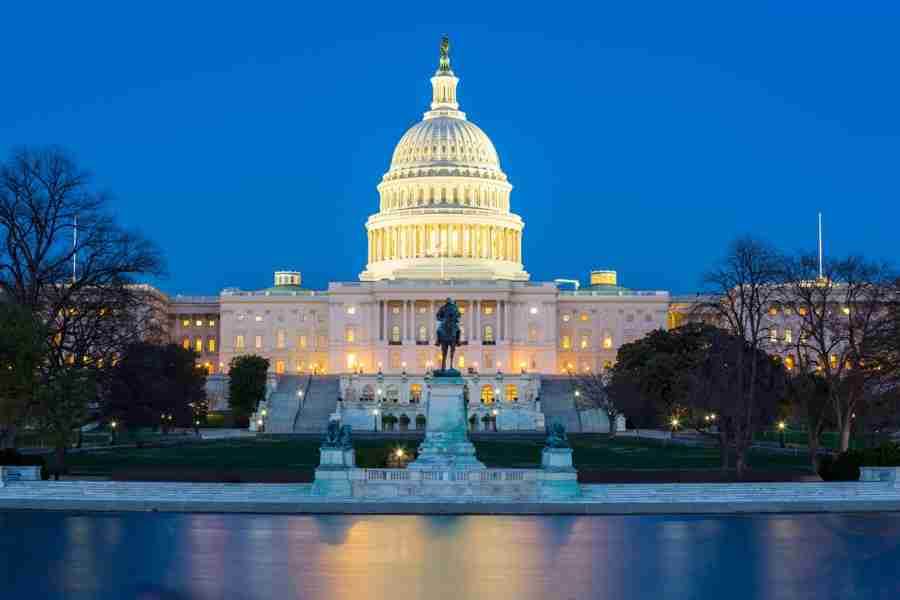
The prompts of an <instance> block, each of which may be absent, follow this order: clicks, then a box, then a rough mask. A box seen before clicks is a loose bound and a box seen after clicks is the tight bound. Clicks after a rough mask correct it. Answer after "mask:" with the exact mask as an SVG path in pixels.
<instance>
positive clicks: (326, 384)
mask: <svg viewBox="0 0 900 600" xmlns="http://www.w3.org/2000/svg"><path fill="white" fill-rule="evenodd" d="M340 393H341V390H340V379H339V378H338V376H337V375H316V376H314V377H310V379H309V384H308V385H307V388H306V391H305V392H304V394H303V408H301V409H300V411H299V412H298V413H297V414H296V416H295V418H294V423H293V431H294V432H298V433H299V432H316V433H321V432H323V431H325V428H326V427H327V426H328V419H329V417H330V416H331V414H332V413H333V412H334V411H336V410H337V399H338V395H339V394H340Z"/></svg>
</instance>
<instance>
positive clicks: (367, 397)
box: [359, 384, 375, 402]
mask: <svg viewBox="0 0 900 600" xmlns="http://www.w3.org/2000/svg"><path fill="white" fill-rule="evenodd" d="M359 399H360V401H361V402H372V401H373V400H375V388H373V387H372V385H371V384H366V385H365V386H363V390H362V394H361V395H360V396H359Z"/></svg>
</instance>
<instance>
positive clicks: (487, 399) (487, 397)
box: [481, 385, 494, 404]
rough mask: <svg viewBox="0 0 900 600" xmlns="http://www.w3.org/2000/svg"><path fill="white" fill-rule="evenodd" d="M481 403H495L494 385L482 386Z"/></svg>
mask: <svg viewBox="0 0 900 600" xmlns="http://www.w3.org/2000/svg"><path fill="white" fill-rule="evenodd" d="M481 403H482V404H493V403H494V386H491V385H483V386H481Z"/></svg>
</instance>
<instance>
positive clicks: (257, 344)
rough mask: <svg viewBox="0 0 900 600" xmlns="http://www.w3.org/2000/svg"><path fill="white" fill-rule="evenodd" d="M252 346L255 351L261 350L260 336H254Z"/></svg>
mask: <svg viewBox="0 0 900 600" xmlns="http://www.w3.org/2000/svg"><path fill="white" fill-rule="evenodd" d="M253 346H254V347H255V348H256V349H257V350H259V349H261V348H262V336H261V335H258V336H256V338H255V339H254V342H253Z"/></svg>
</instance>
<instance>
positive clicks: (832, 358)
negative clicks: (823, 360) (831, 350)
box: [828, 354, 838, 369]
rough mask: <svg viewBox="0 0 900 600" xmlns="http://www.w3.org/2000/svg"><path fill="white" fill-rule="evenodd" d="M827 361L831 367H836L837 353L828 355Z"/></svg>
mask: <svg viewBox="0 0 900 600" xmlns="http://www.w3.org/2000/svg"><path fill="white" fill-rule="evenodd" d="M828 362H829V363H831V368H832V369H837V366H838V357H837V354H832V355H831V356H829V357H828Z"/></svg>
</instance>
